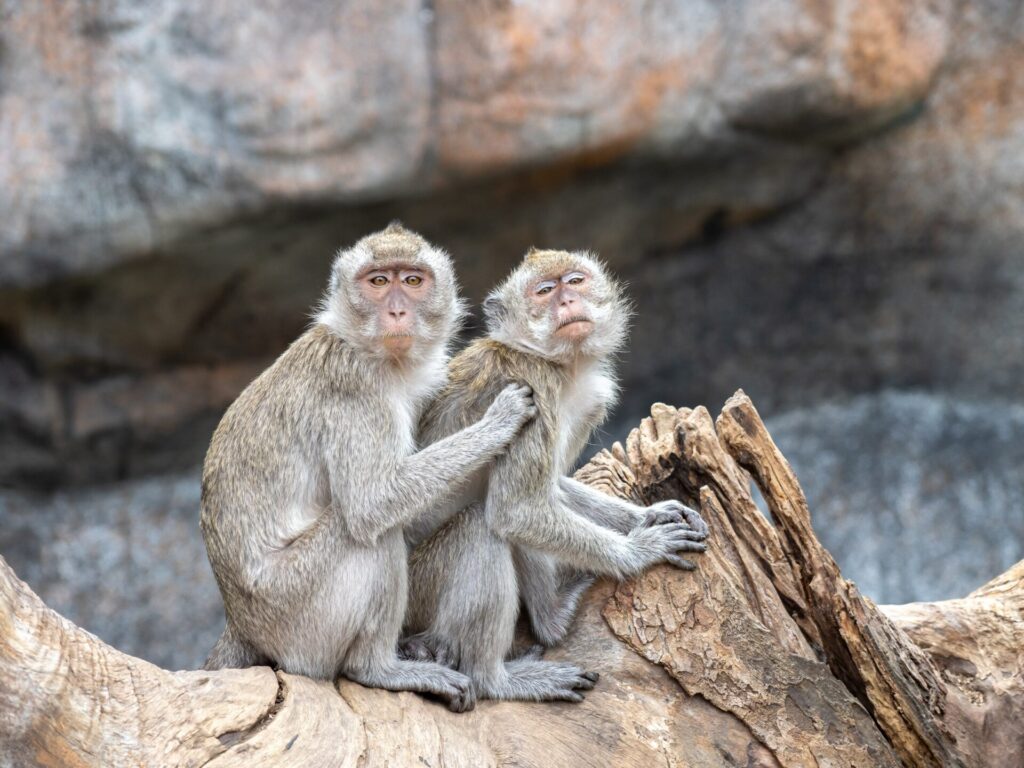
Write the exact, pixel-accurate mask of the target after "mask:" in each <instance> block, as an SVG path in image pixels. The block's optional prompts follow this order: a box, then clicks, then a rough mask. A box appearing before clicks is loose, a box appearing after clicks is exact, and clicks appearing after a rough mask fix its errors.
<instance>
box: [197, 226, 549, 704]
mask: <svg viewBox="0 0 1024 768" xmlns="http://www.w3.org/2000/svg"><path fill="white" fill-rule="evenodd" d="M460 315H461V306H460V302H459V298H458V295H457V286H456V282H455V277H454V274H453V271H452V266H451V262H450V261H449V259H448V257H447V255H445V254H444V253H443V252H442V251H440V250H438V249H436V248H433V247H432V246H431V245H430V244H429V243H427V242H426V241H425V240H423V238H421V237H419V236H418V235H416V234H414V233H412V232H409V231H407V230H405V229H403V228H402V227H401V226H400V225H392V226H390V227H388V228H387V229H386V230H384V231H383V232H379V233H377V234H374V235H370V236H368V237H365V238H363V239H362V240H360V241H359V242H358V243H356V244H355V245H354V246H353V247H352V248H350V249H348V250H344V251H341V252H340V253H339V254H338V256H337V258H336V259H335V262H334V266H333V270H332V274H331V282H330V287H329V289H328V292H327V295H326V297H325V299H324V302H323V306H322V308H321V311H320V312H319V314H318V315H317V317H316V320H315V322H314V323H313V325H312V327H311V328H310V329H309V330H308V331H306V332H305V333H304V334H303V335H302V336H300V337H299V338H298V339H297V340H296V341H295V342H294V343H293V344H292V345H291V347H289V348H288V350H287V351H286V352H285V353H284V354H283V355H281V357H280V358H279V359H278V360H277V361H276V362H275V363H274V364H273V365H272V366H271V367H270V368H268V369H267V370H266V371H264V373H263V374H262V375H260V376H259V378H257V379H256V380H255V381H254V382H253V383H252V384H250V385H249V387H247V388H246V390H245V391H244V392H242V394H241V395H239V397H238V399H237V400H236V401H235V402H234V404H233V405H232V406H231V407H230V408H229V409H228V411H227V413H226V414H225V415H224V418H223V420H222V421H221V423H220V425H219V426H218V427H217V430H216V432H215V433H214V436H213V440H212V442H211V444H210V449H209V452H208V453H207V456H206V462H205V464H204V465H203V490H202V514H201V525H202V531H203V537H204V539H205V541H206V548H207V553H208V554H209V558H210V563H211V565H212V566H213V572H214V574H215V576H216V578H217V583H218V585H219V586H220V590H221V594H222V595H223V597H224V607H225V611H226V613H227V628H226V629H225V631H224V634H223V636H222V637H221V638H220V640H219V641H218V642H217V644H216V646H215V647H214V649H213V651H212V653H211V654H210V658H209V659H208V661H207V663H206V667H207V668H208V669H216V668H220V667H242V666H248V665H251V664H255V663H259V662H270V663H274V664H277V665H278V666H279V667H280V668H282V669H284V670H286V671H288V672H294V673H298V674H304V675H309V676H312V677H319V678H333V677H335V676H336V675H339V674H341V675H344V676H346V677H348V678H350V679H352V680H355V681H357V682H360V683H363V684H365V685H369V686H376V687H381V688H388V689H391V690H413V691H426V692H431V693H434V694H437V695H438V696H441V697H443V698H444V699H446V700H447V701H448V702H449V704H450V706H452V707H453V708H454V709H460V710H461V709H465V708H466V707H467V706H468V705H469V704H470V703H471V690H470V689H471V686H470V681H469V680H468V678H467V677H465V676H464V675H462V674H460V673H458V672H456V671H454V670H452V669H448V668H446V667H443V666H441V665H439V664H435V663H425V662H417V661H410V660H404V659H403V660H400V659H399V658H398V657H397V655H396V653H395V646H396V643H397V640H398V636H399V631H400V629H401V623H402V617H403V615H404V613H405V606H406V597H407V569H406V546H405V541H404V539H403V528H404V527H405V526H406V525H408V524H409V523H411V522H414V521H419V522H420V524H421V525H424V526H426V527H428V528H430V527H433V526H434V525H436V524H438V523H440V522H443V520H444V515H445V512H444V510H445V504H444V501H445V499H446V498H447V497H448V496H449V495H451V494H452V492H453V490H454V489H457V488H458V487H459V485H460V484H462V483H463V482H464V481H465V480H466V479H467V478H468V477H470V476H471V475H472V474H473V473H474V472H476V471H477V470H480V469H481V468H482V467H485V466H486V465H487V464H489V463H490V462H492V461H493V460H494V459H495V457H496V456H498V454H499V453H500V452H501V451H503V450H504V449H505V448H506V446H507V445H508V444H509V442H510V441H511V440H512V439H513V437H514V436H515V435H516V434H517V433H518V432H519V430H520V428H521V427H522V425H523V424H524V423H525V422H526V421H527V420H528V419H530V418H531V417H532V416H533V414H534V413H535V411H534V407H533V401H532V397H531V393H530V391H529V389H528V388H526V387H522V386H518V385H510V386H508V387H504V388H500V389H499V390H498V391H496V392H495V395H496V397H493V398H491V400H493V402H492V403H490V404H489V405H490V407H488V408H487V409H486V412H484V410H481V414H482V418H481V419H480V420H479V421H476V422H475V423H470V422H467V427H466V429H463V430H461V431H458V432H455V433H453V434H452V435H451V436H450V437H448V438H446V439H444V440H441V441H439V442H437V443H435V444H433V445H431V446H429V447H428V448H425V449H424V450H422V451H418V452H417V451H416V450H415V446H416V439H415V438H416V436H415V429H416V425H417V422H418V421H419V418H420V413H421V410H422V409H423V407H424V406H425V404H426V403H427V402H429V400H430V398H431V397H432V396H433V395H434V394H436V392H437V391H438V389H439V388H440V387H441V386H442V385H443V384H444V381H445V373H446V364H447V360H448V347H449V343H450V341H451V339H452V336H453V334H454V332H455V330H456V328H457V325H458V322H459V318H460ZM425 518H429V519H425Z"/></svg>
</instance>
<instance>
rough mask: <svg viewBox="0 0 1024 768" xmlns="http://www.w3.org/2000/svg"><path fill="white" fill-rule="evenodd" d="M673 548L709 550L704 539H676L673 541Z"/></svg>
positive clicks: (680, 549) (678, 549)
mask: <svg viewBox="0 0 1024 768" xmlns="http://www.w3.org/2000/svg"><path fill="white" fill-rule="evenodd" d="M672 549H673V550H674V551H676V552H707V551H708V545H707V544H705V543H704V542H703V541H686V540H685V539H684V540H683V541H676V542H673V543H672Z"/></svg>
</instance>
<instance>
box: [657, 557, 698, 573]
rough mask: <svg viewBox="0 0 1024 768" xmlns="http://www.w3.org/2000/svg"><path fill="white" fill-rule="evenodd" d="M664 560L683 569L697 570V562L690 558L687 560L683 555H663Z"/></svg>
mask: <svg viewBox="0 0 1024 768" xmlns="http://www.w3.org/2000/svg"><path fill="white" fill-rule="evenodd" d="M665 562H666V563H668V564H669V565H674V566H675V567H676V568H680V569H682V570H684V571H695V570H697V564H696V563H694V562H693V561H691V560H687V559H686V558H685V557H679V556H678V555H665Z"/></svg>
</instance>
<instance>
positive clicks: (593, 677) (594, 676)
mask: <svg viewBox="0 0 1024 768" xmlns="http://www.w3.org/2000/svg"><path fill="white" fill-rule="evenodd" d="M582 677H585V678H586V679H587V680H589V681H590V682H592V683H596V682H597V681H598V680H600V679H601V673H600V672H584V673H583V675H582Z"/></svg>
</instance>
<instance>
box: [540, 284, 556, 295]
mask: <svg viewBox="0 0 1024 768" xmlns="http://www.w3.org/2000/svg"><path fill="white" fill-rule="evenodd" d="M554 289H555V281H554V280H545V281H544V282H543V283H541V284H540V285H538V286H537V290H536V294H537V295H538V296H543V295H544V294H546V293H551V292H552V291H553V290H554Z"/></svg>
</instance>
